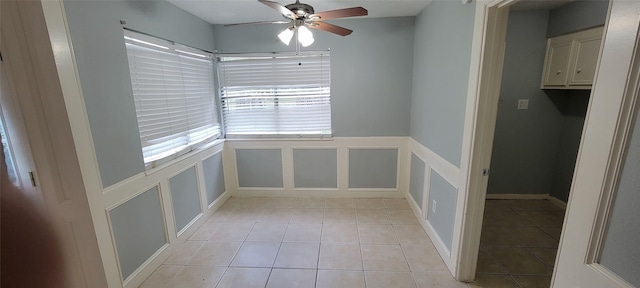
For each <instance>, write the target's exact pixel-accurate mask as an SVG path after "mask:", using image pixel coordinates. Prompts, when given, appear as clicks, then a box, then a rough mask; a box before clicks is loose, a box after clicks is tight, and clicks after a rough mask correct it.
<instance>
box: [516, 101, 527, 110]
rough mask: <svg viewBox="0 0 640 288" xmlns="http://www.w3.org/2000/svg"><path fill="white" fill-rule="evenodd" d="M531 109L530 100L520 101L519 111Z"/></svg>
mask: <svg viewBox="0 0 640 288" xmlns="http://www.w3.org/2000/svg"><path fill="white" fill-rule="evenodd" d="M526 109H529V99H518V110H526Z"/></svg>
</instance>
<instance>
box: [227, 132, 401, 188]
mask: <svg viewBox="0 0 640 288" xmlns="http://www.w3.org/2000/svg"><path fill="white" fill-rule="evenodd" d="M408 139H409V138H408V137H334V138H332V139H329V140H322V141H317V140H303V139H299V140H298V139H296V140H291V139H280V140H255V139H251V140H239V139H234V140H233V141H226V142H225V151H224V153H225V154H224V155H226V158H225V160H224V161H225V162H224V163H225V183H226V184H227V187H226V188H227V191H229V192H230V193H231V194H232V195H233V196H238V197H272V196H273V197H393V198H398V197H404V194H403V193H404V192H406V191H408V179H409V178H408V176H407V175H406V173H408V171H409V162H408V159H409V158H407V157H408V156H407V155H408V154H407V152H406V150H407V141H408ZM237 149H279V150H280V151H281V153H282V161H283V162H282V169H283V187H266V188H265V187H240V186H239V177H238V168H237V162H236V161H237V158H236V150H237ZM296 149H335V150H336V154H337V157H338V159H337V167H336V168H337V187H335V188H333V187H327V188H307V187H295V181H294V167H293V151H294V150H296ZM350 149H396V150H397V162H396V183H395V186H396V187H393V188H349V150H350ZM224 155H223V156H224ZM228 172H230V174H229V175H227V174H226V173H228ZM227 179H229V180H231V181H227Z"/></svg>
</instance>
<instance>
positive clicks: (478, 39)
mask: <svg viewBox="0 0 640 288" xmlns="http://www.w3.org/2000/svg"><path fill="white" fill-rule="evenodd" d="M516 1H517V0H478V1H476V11H475V22H474V31H473V39H472V44H471V61H470V62H471V63H470V67H469V83H468V93H467V105H466V112H465V124H464V132H463V141H462V154H461V162H460V170H461V183H460V189H459V193H458V203H457V204H458V206H457V207H456V220H455V221H456V224H455V227H454V232H453V234H454V235H453V239H454V240H453V241H454V243H453V245H452V249H451V250H452V254H453V255H455V256H454V257H456V258H457V260H456V263H457V265H456V270H455V271H454V273H453V274H454V276H455V278H456V279H457V280H458V281H472V280H473V279H474V278H475V270H476V265H477V260H478V252H479V247H480V231H481V229H482V225H481V223H482V215H483V211H484V204H485V198H486V187H487V184H488V177H486V176H483V175H482V169H483V168H488V167H489V163H490V160H491V151H492V143H493V136H494V132H495V121H496V117H497V100H498V95H499V89H500V81H501V78H502V77H501V75H502V66H503V65H502V64H503V61H504V49H505V42H504V39H505V37H506V28H507V26H506V23H507V22H506V21H507V19H508V6H509V5H510V4H513V3H514V2H516ZM501 8H504V9H501Z"/></svg>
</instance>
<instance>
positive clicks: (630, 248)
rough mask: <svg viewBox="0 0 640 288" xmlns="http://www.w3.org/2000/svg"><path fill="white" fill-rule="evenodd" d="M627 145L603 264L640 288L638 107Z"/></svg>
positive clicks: (604, 248)
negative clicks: (639, 244)
mask: <svg viewBox="0 0 640 288" xmlns="http://www.w3.org/2000/svg"><path fill="white" fill-rule="evenodd" d="M638 106H639V105H636V119H635V121H634V122H635V123H634V127H633V130H632V132H631V139H630V140H629V143H628V144H627V145H628V146H627V152H626V155H625V159H624V163H623V165H622V171H621V173H620V176H619V177H620V178H619V180H618V181H619V183H618V187H617V189H616V193H615V200H614V202H613V208H612V210H613V211H612V212H611V216H610V217H611V218H610V219H609V227H608V231H607V234H606V236H605V241H604V247H603V249H602V256H601V258H600V259H601V260H600V263H601V264H602V265H604V266H605V267H607V268H609V269H610V270H611V271H613V272H614V273H616V274H618V275H619V276H621V277H622V278H624V279H625V280H627V282H629V283H631V284H632V285H633V286H635V287H640V248H639V247H638V243H640V221H638V206H639V205H640V193H639V192H640V177H638V175H639V174H640V123H638V114H639V113H638V112H639V111H638V108H640V107H638Z"/></svg>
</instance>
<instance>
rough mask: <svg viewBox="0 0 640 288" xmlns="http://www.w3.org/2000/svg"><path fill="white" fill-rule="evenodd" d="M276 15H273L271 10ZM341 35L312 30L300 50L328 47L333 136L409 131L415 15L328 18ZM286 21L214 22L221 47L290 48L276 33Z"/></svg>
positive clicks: (224, 49)
mask: <svg viewBox="0 0 640 288" xmlns="http://www.w3.org/2000/svg"><path fill="white" fill-rule="evenodd" d="M274 16H275V17H276V18H277V15H274ZM330 22H331V23H333V24H335V25H341V26H344V27H346V28H349V29H352V30H353V31H354V32H353V34H351V35H349V36H346V37H341V36H337V35H333V34H330V33H326V32H322V31H317V30H313V31H312V32H313V35H314V38H315V43H313V45H311V46H310V47H308V48H303V50H323V49H331V118H332V121H331V122H332V128H333V135H334V136H337V137H355V136H359V137H366V136H408V135H409V111H410V97H411V73H412V65H413V61H412V58H413V57H412V56H413V31H414V30H413V29H414V28H413V27H414V17H400V18H374V19H348V20H331V21H330ZM284 27H286V26H285V25H247V26H234V27H224V26H221V25H216V30H215V32H216V48H217V49H218V51H220V52H229V53H232V52H274V51H289V52H292V51H295V49H294V46H293V45H291V46H289V47H287V46H285V45H284V44H282V43H281V42H280V40H278V38H277V35H278V33H280V31H282V30H283V29H284Z"/></svg>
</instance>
